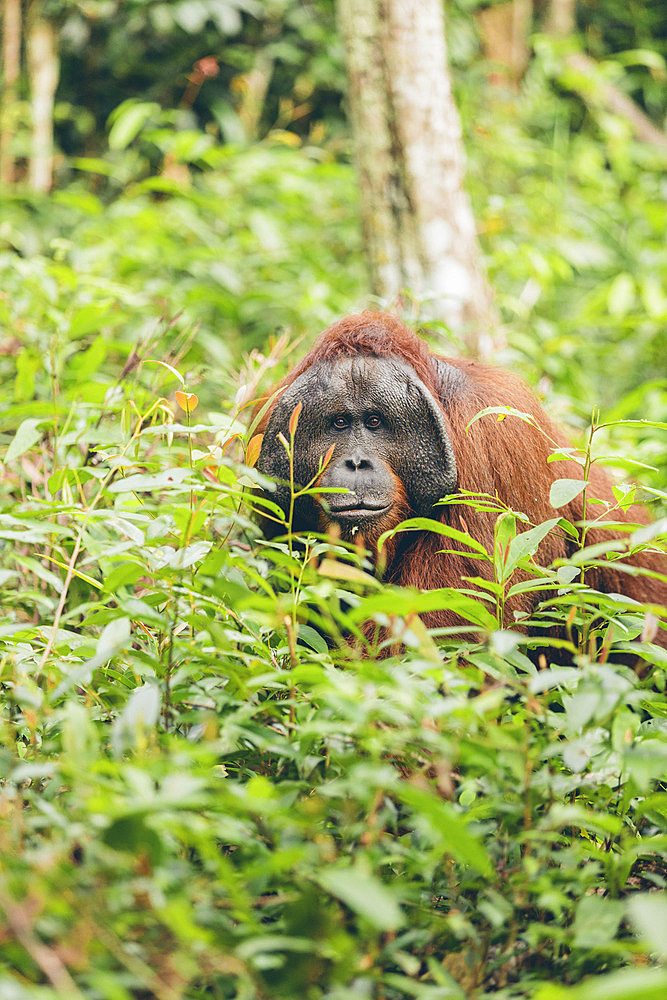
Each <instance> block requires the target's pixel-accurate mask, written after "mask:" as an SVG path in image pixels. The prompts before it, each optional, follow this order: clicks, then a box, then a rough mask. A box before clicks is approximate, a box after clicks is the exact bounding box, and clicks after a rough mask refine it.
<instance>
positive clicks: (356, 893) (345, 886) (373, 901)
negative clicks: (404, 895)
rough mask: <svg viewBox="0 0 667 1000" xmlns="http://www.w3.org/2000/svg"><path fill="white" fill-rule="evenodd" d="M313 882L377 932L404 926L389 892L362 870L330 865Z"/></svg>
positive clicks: (397, 906) (395, 902) (399, 912)
mask: <svg viewBox="0 0 667 1000" xmlns="http://www.w3.org/2000/svg"><path fill="white" fill-rule="evenodd" d="M315 878H316V881H317V882H318V883H319V885H321V886H322V888H323V889H325V890H326V891H327V892H329V893H331V895H332V896H336V898H337V899H340V900H341V902H343V903H345V905H346V906H349V907H350V909H351V910H353V911H354V912H355V913H356V914H358V916H360V917H363V918H365V919H366V920H369V921H370V922H371V923H372V924H373V925H374V926H375V927H377V928H378V929H379V930H383V931H393V930H396V929H397V928H398V927H401V926H402V924H403V923H404V922H405V918H404V916H403V914H402V912H401V908H400V906H399V905H398V902H397V900H396V897H395V895H394V893H393V892H392V891H391V889H389V888H388V887H387V886H386V885H384V883H383V882H381V881H380V879H379V878H377V877H376V876H375V875H373V874H371V873H369V872H366V871H365V870H364V869H363V868H362V867H361V866H354V867H353V866H352V865H333V866H331V867H329V868H325V869H324V871H322V872H319V873H317V874H316V876H315Z"/></svg>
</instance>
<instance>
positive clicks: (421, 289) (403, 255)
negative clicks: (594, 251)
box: [338, 0, 498, 355]
mask: <svg viewBox="0 0 667 1000" xmlns="http://www.w3.org/2000/svg"><path fill="white" fill-rule="evenodd" d="M338 14H339V20H340V25H341V30H342V34H343V37H344V41H345V48H346V54H347V63H348V73H349V81H350V92H349V103H350V115H351V120H352V130H353V135H354V143H355V150H356V160H357V166H358V170H359V179H360V187H361V198H362V224H363V230H364V239H365V244H366V252H367V257H368V261H369V265H370V272H371V286H372V290H373V292H374V294H375V295H377V296H379V297H380V298H381V299H383V300H385V301H388V302H396V301H397V300H399V299H400V298H401V297H402V296H403V294H404V293H405V292H407V293H408V294H409V295H411V296H412V297H413V298H414V299H416V301H417V303H418V304H419V306H420V314H421V316H422V317H423V318H426V319H434V318H437V319H441V320H444V322H445V323H446V324H447V325H448V326H449V327H450V329H451V330H452V331H453V332H454V333H455V334H456V335H458V336H460V337H461V338H462V339H463V340H464V341H465V343H466V345H467V347H468V349H469V350H470V351H471V353H474V354H482V355H486V354H489V353H490V351H491V350H492V348H493V347H494V346H495V344H494V337H493V336H492V331H495V330H496V329H497V325H498V321H497V317H496V315H495V311H494V308H493V305H492V300H491V294H490V290H489V287H488V285H487V283H486V279H485V277H484V273H483V269H482V263H481V254H480V249H479V245H478V242H477V234H476V230H475V222H474V218H473V214H472V208H471V205H470V200H469V198H468V195H467V193H466V191H465V189H464V187H463V180H464V170H465V168H464V154H463V144H462V138H461V125H460V122H459V117H458V113H457V110H456V107H455V105H454V100H453V97H452V91H451V85H450V81H449V74H448V69H447V52H446V46H445V31H444V22H443V16H442V4H441V2H440V0H419V2H418V3H406V2H405V0H338Z"/></svg>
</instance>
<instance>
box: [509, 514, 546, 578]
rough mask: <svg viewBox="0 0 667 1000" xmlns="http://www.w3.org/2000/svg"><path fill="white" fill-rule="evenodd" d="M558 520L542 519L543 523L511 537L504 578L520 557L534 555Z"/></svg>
mask: <svg viewBox="0 0 667 1000" xmlns="http://www.w3.org/2000/svg"><path fill="white" fill-rule="evenodd" d="M559 520H560V518H558V517H554V518H552V519H551V520H550V521H544V523H543V524H538V525H537V526H536V527H535V528H529V529H528V531H522V532H520V533H519V534H518V535H517V536H516V537H515V538H513V539H512V541H511V542H510V547H509V555H508V557H507V561H506V563H505V566H504V573H503V576H504V579H507V578H508V577H509V576H511V574H512V573H513V572H514V570H515V569H516V567H517V566H518V565H519V563H520V562H521V560H522V559H525V558H526V557H527V556H532V555H535V553H536V552H537V550H538V548H539V545H540V542H541V541H542V540H543V539H544V538H545V537H546V536H547V535H548V534H549V532H550V531H552V530H553V529H554V528H555V527H556V525H557V524H558V522H559Z"/></svg>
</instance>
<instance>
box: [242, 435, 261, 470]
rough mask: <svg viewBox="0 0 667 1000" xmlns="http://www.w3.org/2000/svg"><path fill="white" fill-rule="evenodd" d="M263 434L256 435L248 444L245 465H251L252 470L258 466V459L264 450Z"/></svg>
mask: <svg viewBox="0 0 667 1000" xmlns="http://www.w3.org/2000/svg"><path fill="white" fill-rule="evenodd" d="M263 438H264V435H263V434H255V436H254V437H252V438H250V441H249V442H248V447H247V449H246V453H245V464H246V465H249V466H250V467H251V468H254V466H255V465H256V464H257V459H258V458H259V453H260V451H261V448H262V439H263Z"/></svg>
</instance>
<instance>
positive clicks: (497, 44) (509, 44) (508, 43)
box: [475, 0, 533, 89]
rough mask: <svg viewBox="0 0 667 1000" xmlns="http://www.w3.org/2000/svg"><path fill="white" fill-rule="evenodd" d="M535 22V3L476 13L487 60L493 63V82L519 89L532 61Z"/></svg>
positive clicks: (516, 1) (511, 2)
mask: <svg viewBox="0 0 667 1000" xmlns="http://www.w3.org/2000/svg"><path fill="white" fill-rule="evenodd" d="M532 19H533V0H508V2H507V3H501V4H494V5H493V6H492V7H484V8H483V9H482V10H479V11H478V12H477V13H476V14H475V21H476V22H477V27H478V29H479V35H480V39H481V42H482V49H483V51H484V58H485V59H487V60H488V61H489V62H490V63H492V64H493V69H492V71H491V73H490V74H489V82H490V83H496V84H503V85H508V84H509V85H510V86H511V87H513V88H515V89H518V86H519V81H520V80H521V77H522V76H523V74H524V73H525V71H526V67H527V65H528V62H529V60H530V50H529V47H528V35H529V32H530V26H531V22H532Z"/></svg>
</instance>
